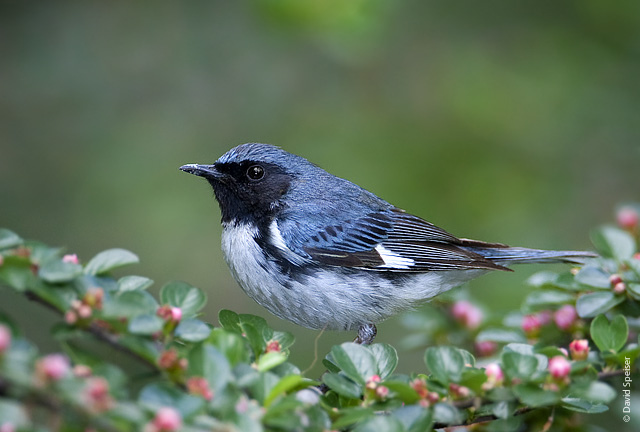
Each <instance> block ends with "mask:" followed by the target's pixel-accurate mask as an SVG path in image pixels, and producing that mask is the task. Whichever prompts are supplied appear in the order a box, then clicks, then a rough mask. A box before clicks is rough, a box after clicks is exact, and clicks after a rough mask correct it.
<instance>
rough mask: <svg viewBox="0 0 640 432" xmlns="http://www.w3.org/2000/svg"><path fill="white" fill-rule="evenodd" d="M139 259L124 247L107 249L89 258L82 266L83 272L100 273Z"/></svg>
mask: <svg viewBox="0 0 640 432" xmlns="http://www.w3.org/2000/svg"><path fill="white" fill-rule="evenodd" d="M138 262H140V259H139V258H138V256H137V255H136V254H134V253H133V252H130V251H128V250H126V249H108V250H106V251H103V252H100V253H99V254H98V255H96V256H94V257H93V258H91V261H89V262H88V263H87V265H86V266H85V268H84V272H85V274H88V275H101V274H104V273H107V272H109V271H111V270H113V269H115V268H118V267H122V266H125V265H129V264H136V263H138Z"/></svg>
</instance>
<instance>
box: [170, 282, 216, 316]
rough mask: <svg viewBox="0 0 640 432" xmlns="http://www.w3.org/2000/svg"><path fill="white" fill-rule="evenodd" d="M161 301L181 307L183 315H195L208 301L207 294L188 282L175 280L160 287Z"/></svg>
mask: <svg viewBox="0 0 640 432" xmlns="http://www.w3.org/2000/svg"><path fill="white" fill-rule="evenodd" d="M160 302H161V303H162V304H169V305H171V306H174V307H179V308H180V309H181V310H182V316H183V317H193V316H195V315H196V314H197V313H198V311H199V310H200V309H202V308H203V307H204V305H205V304H206V303H207V296H206V295H205V293H204V292H203V291H202V290H200V289H198V288H196V287H194V286H191V285H189V284H188V283H186V282H180V281H174V282H169V283H168V284H166V285H164V286H163V287H162V288H161V289H160Z"/></svg>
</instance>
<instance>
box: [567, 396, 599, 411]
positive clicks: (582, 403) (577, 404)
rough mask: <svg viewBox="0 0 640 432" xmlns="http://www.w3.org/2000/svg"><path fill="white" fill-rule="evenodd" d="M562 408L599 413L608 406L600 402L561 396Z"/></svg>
mask: <svg viewBox="0 0 640 432" xmlns="http://www.w3.org/2000/svg"><path fill="white" fill-rule="evenodd" d="M562 408H565V409H568V410H570V411H576V412H579V413H585V414H600V413H603V412H605V411H608V410H609V407H608V406H606V405H605V404H601V403H591V402H589V401H586V400H582V399H579V398H572V397H566V398H562Z"/></svg>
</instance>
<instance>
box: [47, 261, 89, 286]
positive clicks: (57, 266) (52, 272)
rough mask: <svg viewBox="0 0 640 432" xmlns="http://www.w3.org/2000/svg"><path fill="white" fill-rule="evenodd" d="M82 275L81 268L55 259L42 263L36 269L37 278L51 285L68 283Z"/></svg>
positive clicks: (78, 265)
mask: <svg viewBox="0 0 640 432" xmlns="http://www.w3.org/2000/svg"><path fill="white" fill-rule="evenodd" d="M81 274H82V266H81V265H80V264H74V263H70V262H64V261H62V260H61V259H60V258H58V257H55V258H54V259H49V260H47V261H46V262H44V263H43V264H42V265H41V266H40V268H39V269H38V276H40V277H41V278H42V279H44V280H45V281H46V282H49V283H52V284H58V283H64V282H69V281H72V280H73V279H75V278H76V277H78V276H80V275H81Z"/></svg>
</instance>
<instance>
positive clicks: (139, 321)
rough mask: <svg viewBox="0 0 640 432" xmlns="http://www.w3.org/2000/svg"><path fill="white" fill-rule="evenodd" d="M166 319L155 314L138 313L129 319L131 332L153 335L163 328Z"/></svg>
mask: <svg viewBox="0 0 640 432" xmlns="http://www.w3.org/2000/svg"><path fill="white" fill-rule="evenodd" d="M163 326H164V321H163V320H162V318H160V317H159V316H157V315H155V314H145V315H138V316H136V317H134V318H133V319H132V320H131V321H129V326H128V328H129V332H130V333H133V334H139V335H152V334H154V333H157V332H159V331H161V330H162V327H163Z"/></svg>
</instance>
